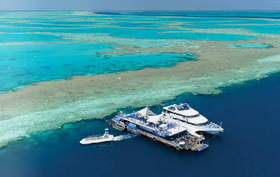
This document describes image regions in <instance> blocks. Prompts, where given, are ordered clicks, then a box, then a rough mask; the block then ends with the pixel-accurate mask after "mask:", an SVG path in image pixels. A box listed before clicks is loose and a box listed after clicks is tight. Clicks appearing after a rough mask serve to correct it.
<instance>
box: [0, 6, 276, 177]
mask: <svg viewBox="0 0 280 177" xmlns="http://www.w3.org/2000/svg"><path fill="white" fill-rule="evenodd" d="M52 13H54V14H52ZM52 13H50V14H48V13H46V14H44V15H42V16H39V17H36V16H32V15H30V16H29V15H26V14H24V12H17V13H15V14H13V12H0V14H1V15H2V16H7V18H4V17H3V18H1V19H0V25H1V29H0V32H2V33H0V44H1V45H0V92H12V91H14V90H15V89H18V88H21V87H26V86H30V84H31V83H34V82H39V81H48V80H58V79H66V78H68V77H71V76H75V75H82V76H86V75H97V74H112V73H119V72H123V71H128V70H140V69H144V68H164V67H171V66H174V65H176V63H178V62H193V61H194V60H196V58H197V57H198V56H196V55H195V54H191V53H179V54H178V53H176V54H175V53H137V54H125V55H117V54H110V55H106V54H104V53H106V52H111V51H117V49H116V48H114V47H117V45H116V43H118V44H119V45H120V44H121V45H127V46H133V47H135V48H141V47H143V46H148V45H152V46H153V45H158V47H161V46H166V45H168V44H166V41H160V42H158V43H156V42H155V43H153V42H152V43H149V40H152V39H170V38H174V39H185V40H209V41H227V43H228V47H232V48H253V49H263V50H266V49H267V48H270V47H273V46H270V45H269V44H262V43H247V44H230V41H239V40H242V41H246V40H253V39H258V37H256V36H249V35H240V34H218V33H217V34H214V33H211V34H210V33H198V32H197V33H192V32H188V30H186V31H185V32H184V33H180V32H178V31H180V30H179V29H178V30H174V29H173V30H174V31H176V32H174V31H173V32H174V33H173V32H172V30H170V31H169V33H161V32H164V31H165V30H166V29H164V27H166V26H165V24H164V23H165V22H166V21H168V22H169V23H171V22H172V21H173V22H174V23H175V22H176V23H180V22H182V21H183V20H184V19H182V18H181V17H197V18H190V19H188V20H189V22H192V24H183V23H180V24H179V25H181V26H182V27H187V28H203V29H204V28H207V29H211V28H215V29H217V28H246V30H250V31H253V32H256V33H263V34H280V22H273V23H272V22H271V21H270V20H264V19H266V18H270V19H278V18H279V16H280V12H130V13H129V12H114V13H112V12H110V13H109V12H99V13H97V14H98V15H99V16H97V17H94V18H96V19H95V20H96V21H90V20H91V18H93V17H92V16H86V15H85V16H82V15H79V16H78V17H82V18H83V20H84V21H79V20H77V21H74V22H73V21H72V22H71V20H69V19H68V20H69V21H64V20H65V19H64V18H65V17H67V16H68V15H69V14H68V13H70V12H61V13H59V12H57V13H56V12H52ZM22 14H23V16H21V15H22ZM52 15H54V16H55V17H54V18H57V19H52ZM171 16H172V17H171ZM78 17H76V16H72V17H71V18H73V19H74V20H76V18H78ZM104 17H108V18H107V19H106V18H104ZM69 18H70V17H69ZM139 18H141V19H142V23H141V24H140V26H138V27H143V28H139V29H132V28H130V27H133V26H134V25H135V21H137V20H139ZM151 18H152V19H153V20H158V21H160V22H161V23H158V24H152V23H150V22H149V19H151ZM210 18H211V20H209V19H210ZM251 18H252V19H251ZM253 18H258V19H253ZM73 19H72V20H73ZM116 19H119V22H114V21H115V20H116ZM145 21H147V23H146V22H145ZM170 21H171V22H170ZM173 22H172V23H173ZM93 23H94V24H97V25H101V26H102V25H104V27H100V26H99V27H98V28H96V27H94V26H87V25H88V24H93ZM224 23H225V24H227V25H222V24H224ZM270 23H271V24H270ZM57 24H60V25H61V28H57ZM242 24H246V26H243V25H242ZM256 24H258V25H256ZM259 24H265V25H264V26H262V25H259ZM52 25H53V26H52ZM110 25H111V26H110ZM114 25H117V26H118V28H114ZM155 27H161V28H156V29H155ZM80 28H81V29H80ZM167 29H168V28H167ZM68 33H72V34H73V33H77V34H82V33H95V34H97V35H102V34H104V33H106V34H109V33H110V35H111V37H113V38H112V41H109V42H107V43H106V42H98V41H97V38H94V39H95V40H96V41H94V42H92V41H91V42H84V41H83V40H84V39H83V40H81V39H75V38H73V36H74V37H75V35H73V36H67V35H68ZM62 34H63V35H64V37H61V36H59V35H62ZM121 38H122V40H123V41H121V40H120V39H121ZM128 38H132V39H134V38H135V39H147V40H146V41H144V42H143V41H142V42H139V41H138V42H137V40H135V41H132V42H134V43H133V44H131V43H129V42H131V41H129V40H127V41H126V39H128ZM20 42H22V43H21V44H19V43H20ZM145 42H146V43H145ZM222 90H223V92H224V94H221V95H216V96H206V95H192V94H190V93H185V94H183V95H180V96H178V97H177V98H176V99H174V100H169V101H166V102H164V103H163V104H165V105H170V104H174V103H182V102H187V103H189V104H190V106H191V107H193V108H194V109H196V110H198V111H199V112H200V113H201V114H202V115H204V116H205V117H206V118H208V119H209V120H210V121H213V122H216V123H219V122H222V123H223V128H224V129H225V132H224V133H223V134H219V135H218V136H216V137H214V138H213V139H212V136H207V139H208V140H206V142H208V143H209V145H210V147H209V148H208V149H206V150H204V151H202V152H177V151H176V150H175V149H173V148H170V147H166V146H164V145H163V144H161V143H157V142H153V141H151V140H150V139H148V138H145V137H139V136H133V135H132V134H129V133H126V132H119V131H117V130H114V129H113V128H112V127H111V126H110V125H109V124H108V123H107V122H106V120H110V119H111V118H112V117H113V116H114V115H115V114H116V113H115V114H113V115H111V116H108V117H105V118H104V119H103V120H101V119H97V120H87V121H80V122H75V123H70V124H65V125H63V126H62V128H61V129H60V130H49V131H45V132H38V133H35V134H32V135H30V136H28V137H27V138H24V139H23V140H20V141H13V142H11V143H9V144H8V145H7V146H5V147H2V148H0V177H38V176H40V177H50V176H67V177H70V176H83V177H86V176H90V177H131V176H133V177H138V176H139V177H144V176H148V177H150V176H158V177H173V176H187V177H197V176H200V177H212V176H213V177H278V176H280V175H279V174H280V142H279V138H278V135H279V134H280V127H279V118H280V104H279V99H280V74H279V73H277V74H273V75H271V76H270V77H268V78H265V79H261V80H253V81H248V82H245V83H243V84H239V85H233V86H230V87H228V88H222ZM151 108H152V110H153V111H154V112H155V113H159V112H160V111H161V108H160V106H154V107H151ZM138 109H140V108H138ZM138 109H136V108H135V109H134V108H127V109H120V110H122V111H127V112H129V111H135V110H138ZM107 127H108V128H109V132H110V133H112V134H114V135H115V136H121V135H122V136H123V139H122V140H120V141H116V142H109V143H103V144H97V145H89V146H82V145H80V144H79V141H80V140H81V139H82V138H84V137H86V136H88V135H92V134H102V133H103V132H104V129H105V128H107ZM209 140H210V141H209Z"/></svg>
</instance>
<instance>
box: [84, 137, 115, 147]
mask: <svg viewBox="0 0 280 177" xmlns="http://www.w3.org/2000/svg"><path fill="white" fill-rule="evenodd" d="M110 141H114V136H113V135H112V136H110V137H107V138H102V139H89V138H84V139H82V140H81V141H80V144H82V145H87V144H97V143H105V142H110Z"/></svg>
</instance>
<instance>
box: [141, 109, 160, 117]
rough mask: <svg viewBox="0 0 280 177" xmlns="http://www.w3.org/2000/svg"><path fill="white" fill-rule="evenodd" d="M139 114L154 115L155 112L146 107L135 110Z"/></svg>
mask: <svg viewBox="0 0 280 177" xmlns="http://www.w3.org/2000/svg"><path fill="white" fill-rule="evenodd" d="M137 113H138V114H139V115H140V116H143V117H145V116H147V115H156V114H155V113H153V112H152V111H151V110H149V108H148V107H146V108H144V109H141V110H140V111H138V112H137Z"/></svg>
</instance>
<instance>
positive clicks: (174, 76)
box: [0, 12, 280, 146]
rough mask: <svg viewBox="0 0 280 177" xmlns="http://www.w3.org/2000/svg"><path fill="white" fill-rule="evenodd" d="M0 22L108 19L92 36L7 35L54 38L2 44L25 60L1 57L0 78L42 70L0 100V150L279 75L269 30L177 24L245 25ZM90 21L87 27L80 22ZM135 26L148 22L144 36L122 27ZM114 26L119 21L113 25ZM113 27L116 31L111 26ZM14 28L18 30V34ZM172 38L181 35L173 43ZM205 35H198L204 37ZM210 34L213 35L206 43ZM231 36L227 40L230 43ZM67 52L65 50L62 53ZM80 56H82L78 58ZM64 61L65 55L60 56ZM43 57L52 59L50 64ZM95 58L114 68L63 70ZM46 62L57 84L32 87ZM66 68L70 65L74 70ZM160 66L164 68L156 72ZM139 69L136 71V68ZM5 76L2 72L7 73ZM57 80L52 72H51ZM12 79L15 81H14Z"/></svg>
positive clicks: (74, 15)
mask: <svg viewBox="0 0 280 177" xmlns="http://www.w3.org/2000/svg"><path fill="white" fill-rule="evenodd" d="M3 15H4V16H5V17H6V18H11V19H14V20H18V18H19V16H20V18H26V19H27V21H28V19H29V18H33V19H32V20H37V21H40V24H41V23H44V20H45V19H48V20H47V21H50V19H52V18H56V19H59V20H62V19H63V18H66V17H67V21H68V22H69V21H78V19H79V17H81V18H82V19H80V20H81V21H87V22H88V21H93V22H95V21H97V22H100V21H101V22H102V21H104V19H105V18H106V19H107V20H106V25H107V26H106V27H104V26H103V27H102V25H101V26H100V24H92V26H91V27H90V28H88V27H86V28H82V30H80V31H79V30H78V29H76V28H73V29H72V28H70V29H69V28H67V27H65V28H64V27H63V26H64V25H60V26H59V31H54V29H56V27H53V26H49V28H46V29H45V28H41V27H40V30H39V31H38V29H36V30H34V29H32V28H33V27H28V25H27V27H26V28H25V27H24V28H22V29H19V31H15V32H12V33H11V34H10V35H13V34H14V35H15V36H17V35H19V36H20V35H21V34H24V35H32V34H37V35H39V36H42V35H45V36H51V37H52V38H51V39H48V40H46V41H40V40H35V41H30V40H29V41H28V40H21V41H16V40H9V41H7V40H6V41H3V42H2V43H0V46H1V47H2V50H3V51H9V50H8V49H9V47H13V48H14V49H13V50H12V51H20V50H19V49H22V54H21V53H19V52H17V53H16V52H14V55H15V57H17V58H18V59H16V60H13V59H11V58H9V57H10V54H11V53H12V51H11V52H10V53H5V52H2V54H0V56H1V61H0V62H2V63H4V64H5V65H2V66H4V67H3V68H2V69H3V70H2V72H3V73H2V74H5V75H6V74H7V73H10V74H15V73H14V72H15V71H16V69H15V70H13V67H11V68H10V67H8V66H10V65H13V66H15V67H16V65H15V64H20V63H17V62H22V63H25V62H26V63H28V61H29V62H31V61H34V62H35V63H36V61H38V63H36V65H35V66H36V67H35V69H38V68H39V69H38V71H37V70H36V72H37V74H36V72H35V74H34V73H33V74H34V75H32V77H26V80H24V82H18V83H24V84H23V85H21V86H26V85H29V84H31V86H27V87H24V88H20V89H17V90H16V91H13V92H9V93H2V94H0V146H4V145H6V144H7V143H9V142H11V141H14V140H18V139H21V138H23V137H26V136H28V135H30V134H32V133H36V132H39V131H45V130H49V129H57V128H58V127H59V126H62V125H63V124H65V123H69V122H73V121H77V120H78V119H79V118H82V119H94V118H103V117H104V116H108V115H110V114H112V113H114V112H116V111H117V110H118V109H119V108H126V107H130V106H131V107H142V106H147V105H155V104H159V103H161V102H162V101H165V100H169V99H172V98H175V97H176V96H178V95H180V94H183V93H185V92H189V93H196V94H209V95H210V94H219V93H221V88H222V87H227V86H230V85H232V84H240V83H243V82H245V81H248V80H253V79H260V78H264V77H267V76H269V75H270V74H272V73H275V72H279V71H280V54H279V47H280V43H279V39H280V35H278V34H277V33H276V34H273V33H272V34H270V33H267V31H266V30H264V31H265V32H264V33H258V32H256V31H254V30H252V31H250V29H248V28H245V27H244V28H230V27H229V28H224V27H223V28H207V29H204V28H189V27H185V26H182V25H180V24H182V23H186V24H189V23H196V24H198V23H202V22H207V20H208V21H209V20H211V21H213V22H215V23H219V22H221V23H224V22H229V23H233V22H236V23H238V24H240V23H241V22H242V24H243V23H246V20H241V19H240V18H239V19H232V18H230V19H226V18H223V19H219V18H213V19H211V18H183V17H170V16H168V17H158V16H155V17H149V16H144V17H141V16H129V15H127V16H114V15H106V14H95V13H91V12H71V13H70V12H67V13H45V14H44V13H43V14H39V17H38V18H37V19H36V18H35V17H34V15H37V13H34V14H25V13H19V14H9V13H6V14H3ZM34 18H35V19H34ZM87 18H88V19H91V20H85V19H87ZM0 19H1V18H0ZM112 19H115V20H112ZM116 19H117V20H116ZM42 20H43V21H42ZM135 20H141V21H144V20H145V23H144V24H145V28H138V27H136V28H134V27H133V25H132V26H131V23H130V24H129V27H125V25H127V22H135ZM257 20H259V19H257ZM108 21H111V22H108ZM116 21H118V22H117V24H116ZM148 21H149V22H150V23H155V22H156V21H158V23H161V24H164V26H162V25H158V26H157V25H156V26H151V25H149V24H146V22H148ZM261 21H262V22H263V23H265V21H266V20H265V19H261ZM273 21H274V22H276V21H277V20H269V22H271V23H273ZM28 23H29V22H27V23H25V24H24V25H23V26H25V25H26V24H28ZM113 23H114V24H113ZM118 23H119V26H116V25H118ZM250 23H255V21H254V20H252V19H251V20H250ZM46 24H53V23H49V22H48V23H46ZM10 25H11V24H10ZM81 25H82V26H84V25H89V24H88V23H84V24H81ZM90 25H91V24H90ZM98 25H99V26H98ZM142 25H143V24H142ZM216 26H217V25H215V27H216ZM221 26H222V25H221ZM231 26H233V25H231ZM11 28H15V26H13V27H11ZM6 30H8V29H6ZM73 30H74V31H73ZM178 30H179V32H178ZM0 31H1V30H0ZM168 31H169V32H168ZM1 32H3V31H1ZM131 32H133V33H131ZM148 33H151V34H148ZM175 33H178V34H179V35H178V36H176V35H175V37H174V35H173V34H175ZM180 33H182V34H184V35H186V34H187V36H185V38H183V39H182V38H181V37H182V36H181V34H180ZM202 33H203V35H201V34H202ZM6 34H7V32H3V33H1V35H6ZM209 34H217V35H216V36H212V37H210V38H207V35H209ZM228 34H231V35H229V36H228ZM24 35H23V36H24ZM172 36H173V37H174V38H172ZM188 36H190V38H188ZM227 37H228V38H227ZM14 38H16V37H14ZM81 44H84V45H81ZM38 46H41V47H42V46H43V47H44V49H48V50H43V49H40V47H38ZM66 46H68V48H67V47H66ZM98 46H99V47H98ZM229 46H237V47H229ZM264 46H270V47H267V48H266V47H264ZM65 48H66V49H67V50H64V49H65ZM35 49H36V50H37V49H40V50H38V51H40V52H41V54H39V53H36V50H35ZM55 49H57V50H55ZM25 51H29V53H27V54H26V53H25ZM30 51H31V53H30ZM48 51H55V52H51V54H53V55H50V54H48ZM62 51H63V52H62ZM79 51H80V53H79V54H77V53H78V52H79ZM67 52H68V53H67ZM71 52H72V53H71ZM65 53H66V54H67V55H63V54H65ZM74 53H75V55H74ZM83 53H85V55H83ZM4 54H7V55H6V56H5V55H4ZM56 54H57V55H56ZM17 55H18V56H17ZM41 55H42V56H45V57H42V56H41ZM30 56H32V57H30ZM34 56H37V57H34ZM85 56H86V57H85ZM161 56H166V57H161ZM169 56H171V57H169ZM193 56H195V57H193ZM48 57H52V59H50V58H48ZM87 57H88V58H87ZM96 57H97V58H99V57H100V58H101V59H102V60H100V63H102V62H103V61H104V63H106V62H109V64H110V58H111V59H113V63H111V64H110V65H108V66H107V65H102V66H104V68H103V69H104V71H103V70H102V72H96V69H94V67H93V70H88V71H89V72H88V73H86V72H80V73H79V72H73V71H72V70H71V71H70V70H67V69H66V68H71V67H72V68H75V67H74V66H80V68H81V69H82V68H83V67H87V65H83V64H81V63H79V62H78V60H77V61H76V60H75V58H79V59H80V60H79V61H81V62H82V63H83V62H84V63H87V64H90V62H92V59H94V61H95V59H96ZM172 57H173V58H172ZM141 58H143V63H141ZM157 58H158V59H159V60H157ZM8 59H9V60H8ZM149 59H150V60H152V61H149ZM130 60H133V62H136V63H134V65H137V67H134V66H130V67H127V68H126V67H124V69H120V70H114V71H112V72H108V70H109V69H110V67H111V68H112V66H114V64H120V65H122V66H123V65H125V64H127V63H129V62H131V63H132V64H133V62H132V61H130ZM46 61H52V63H53V64H54V66H55V65H56V64H57V63H60V64H62V65H63V66H60V67H57V68H63V69H62V70H59V72H61V74H62V77H60V78H48V79H41V80H40V79H37V80H31V78H33V77H37V78H43V76H41V75H40V74H43V75H44V76H49V75H47V72H46V71H47V70H46V69H48V67H49V68H50V67H52V66H48V67H43V68H41V69H40V66H41V65H42V63H43V64H45V63H47V62H46ZM56 61H59V62H56ZM66 61H67V62H70V61H72V63H70V64H71V65H70V64H69V63H66ZM121 61H126V62H125V63H122V62H121ZM63 62H65V63H66V64H65V63H63ZM160 62H162V63H164V65H161V64H160ZM139 63H140V64H141V67H139V66H140V64H139ZM37 64H38V65H37ZM37 66H38V67H37ZM44 66H45V65H44ZM100 66H101V65H100ZM156 66H158V67H156ZM95 67H98V66H95ZM7 68H9V71H7ZM26 68H27V70H30V69H31V68H30V66H29V65H26V67H25V69H26ZM113 68H114V67H113ZM131 68H134V69H131ZM4 69H6V70H5V71H4ZM33 69H34V68H33ZM44 70H46V71H44ZM131 70H133V71H131ZM34 71H35V70H34ZM42 71H44V72H46V73H44V72H42ZM5 72H6V73H5ZM55 72H57V71H55V70H54V73H55ZM65 73H67V74H65ZM55 75H57V74H55ZM12 77H13V75H11V78H12ZM11 78H7V80H6V81H7V82H8V83H12V82H13V81H11V80H12V79H11ZM21 79H22V77H21ZM53 79H61V80H53ZM9 80H10V81H9ZM42 80H43V82H42ZM18 83H16V84H15V85H13V86H11V89H13V88H15V87H16V85H17V84H18Z"/></svg>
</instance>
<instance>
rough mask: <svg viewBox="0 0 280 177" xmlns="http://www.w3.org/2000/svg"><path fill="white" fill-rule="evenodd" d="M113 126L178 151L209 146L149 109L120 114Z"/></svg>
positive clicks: (200, 138) (115, 118) (201, 139)
mask: <svg viewBox="0 0 280 177" xmlns="http://www.w3.org/2000/svg"><path fill="white" fill-rule="evenodd" d="M111 124H112V126H113V127H114V128H116V129H118V130H127V131H129V132H132V133H134V134H137V135H141V136H146V137H148V138H150V139H152V140H154V141H158V142H161V143H163V144H165V145H167V146H170V147H173V148H175V149H176V150H178V151H179V150H190V151H202V150H203V149H206V148H207V147H208V146H209V145H207V144H204V143H203V142H202V141H203V140H204V138H202V137H196V136H193V135H191V134H190V133H189V132H188V131H187V129H186V128H184V127H182V126H179V125H177V124H175V123H173V122H168V121H167V120H166V119H164V117H162V116H161V115H155V114H154V113H153V112H151V111H150V110H148V109H147V108H145V109H143V110H140V111H138V112H136V113H132V114H119V115H117V116H116V117H114V118H113V119H112V121H111Z"/></svg>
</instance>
